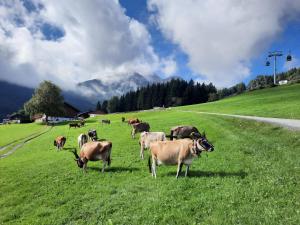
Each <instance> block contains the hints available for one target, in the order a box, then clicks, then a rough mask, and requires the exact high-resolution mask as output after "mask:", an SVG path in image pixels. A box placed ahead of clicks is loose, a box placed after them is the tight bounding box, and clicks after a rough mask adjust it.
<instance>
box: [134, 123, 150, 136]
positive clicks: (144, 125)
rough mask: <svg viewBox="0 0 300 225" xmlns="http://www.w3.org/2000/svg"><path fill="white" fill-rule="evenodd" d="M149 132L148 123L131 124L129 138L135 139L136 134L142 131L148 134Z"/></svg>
mask: <svg viewBox="0 0 300 225" xmlns="http://www.w3.org/2000/svg"><path fill="white" fill-rule="evenodd" d="M149 130H150V125H149V123H145V122H142V123H134V124H132V131H131V136H132V138H135V134H136V133H140V132H143V131H147V132H148V131H149Z"/></svg>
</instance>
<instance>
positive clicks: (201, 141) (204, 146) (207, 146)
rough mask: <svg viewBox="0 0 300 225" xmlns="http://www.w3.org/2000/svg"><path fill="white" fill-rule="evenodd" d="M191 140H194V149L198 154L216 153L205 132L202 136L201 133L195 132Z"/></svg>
mask: <svg viewBox="0 0 300 225" xmlns="http://www.w3.org/2000/svg"><path fill="white" fill-rule="evenodd" d="M191 138H192V139H193V140H194V148H195V150H196V151H197V153H198V154H200V153H201V152H202V151H206V152H212V151H214V146H213V145H212V144H211V143H209V141H208V140H207V138H206V135H205V132H203V134H202V135H201V134H200V133H194V132H193V133H192V134H191Z"/></svg>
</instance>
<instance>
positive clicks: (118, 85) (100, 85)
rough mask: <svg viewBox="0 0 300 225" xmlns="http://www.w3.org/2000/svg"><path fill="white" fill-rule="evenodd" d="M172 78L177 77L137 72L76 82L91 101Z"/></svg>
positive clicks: (108, 97) (101, 99)
mask: <svg viewBox="0 0 300 225" xmlns="http://www.w3.org/2000/svg"><path fill="white" fill-rule="evenodd" d="M172 78H173V79H174V78H179V77H170V78H167V79H162V78H160V77H159V76H157V75H155V74H154V75H151V76H147V77H146V76H143V75H141V74H139V73H134V74H132V75H129V76H124V78H123V79H120V80H118V81H113V82H104V81H102V80H101V79H93V80H87V81H84V82H81V83H78V84H77V87H78V90H79V92H80V93H81V94H82V95H84V96H87V97H88V98H89V99H90V100H91V101H92V102H97V101H103V100H105V99H110V98H111V97H113V96H121V95H123V94H125V93H127V92H129V91H134V90H136V89H137V88H139V87H144V86H147V85H148V84H152V83H161V82H166V81H170V80H171V79H172ZM180 79H181V78H180Z"/></svg>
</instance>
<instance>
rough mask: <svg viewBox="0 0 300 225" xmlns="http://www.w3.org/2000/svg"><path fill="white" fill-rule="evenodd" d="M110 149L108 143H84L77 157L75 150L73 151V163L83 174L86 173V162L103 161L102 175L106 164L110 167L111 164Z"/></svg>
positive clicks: (109, 143)
mask: <svg viewBox="0 0 300 225" xmlns="http://www.w3.org/2000/svg"><path fill="white" fill-rule="evenodd" d="M111 148H112V143H111V142H110V141H102V142H100V141H95V142H88V143H85V144H84V145H83V146H82V148H81V151H80V153H79V156H78V154H77V152H76V149H75V150H73V151H72V152H73V154H74V155H75V161H76V163H77V166H78V167H80V168H82V169H83V171H84V172H86V167H87V163H88V161H99V160H102V161H103V167H102V173H103V172H104V169H105V166H106V164H107V165H108V166H110V163H111V158H110V154H111Z"/></svg>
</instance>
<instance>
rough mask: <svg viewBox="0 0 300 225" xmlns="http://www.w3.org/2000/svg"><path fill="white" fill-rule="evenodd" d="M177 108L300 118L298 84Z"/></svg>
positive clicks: (299, 88) (299, 89)
mask: <svg viewBox="0 0 300 225" xmlns="http://www.w3.org/2000/svg"><path fill="white" fill-rule="evenodd" d="M178 109H182V110H195V111H202V112H215V113H228V114H238V115H250V116H263V117H278V118H289V119H300V84H294V85H286V86H279V87H275V88H266V89H262V90H257V91H252V92H246V93H244V94H241V95H237V96H234V97H229V98H225V99H223V100H220V101H216V102H210V103H205V104H199V105H192V106H184V107H178Z"/></svg>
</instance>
